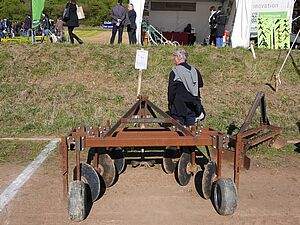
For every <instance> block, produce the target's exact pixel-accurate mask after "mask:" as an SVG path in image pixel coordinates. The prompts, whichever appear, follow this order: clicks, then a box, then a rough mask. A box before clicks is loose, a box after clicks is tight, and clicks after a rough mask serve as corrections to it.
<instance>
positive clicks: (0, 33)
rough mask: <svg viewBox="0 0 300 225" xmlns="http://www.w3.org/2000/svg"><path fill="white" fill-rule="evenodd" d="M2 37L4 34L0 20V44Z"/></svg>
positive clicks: (1, 20)
mask: <svg viewBox="0 0 300 225" xmlns="http://www.w3.org/2000/svg"><path fill="white" fill-rule="evenodd" d="M3 37H4V34H3V19H1V18H0V42H1V39H2V38H3Z"/></svg>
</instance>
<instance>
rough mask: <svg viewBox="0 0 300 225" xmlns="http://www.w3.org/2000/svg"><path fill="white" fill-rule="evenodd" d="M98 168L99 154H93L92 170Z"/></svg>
mask: <svg viewBox="0 0 300 225" xmlns="http://www.w3.org/2000/svg"><path fill="white" fill-rule="evenodd" d="M98 166H99V152H95V154H94V168H95V169H98Z"/></svg>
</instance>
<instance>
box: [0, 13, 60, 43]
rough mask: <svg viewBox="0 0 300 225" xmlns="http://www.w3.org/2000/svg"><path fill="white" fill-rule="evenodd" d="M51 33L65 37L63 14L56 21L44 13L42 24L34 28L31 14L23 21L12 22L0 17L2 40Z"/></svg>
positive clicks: (28, 37) (0, 36)
mask: <svg viewBox="0 0 300 225" xmlns="http://www.w3.org/2000/svg"><path fill="white" fill-rule="evenodd" d="M50 33H53V34H56V35H58V36H59V37H61V38H62V39H63V38H64V32H63V22H62V18H61V16H58V17H57V21H56V23H55V22H54V20H51V19H50V18H49V16H48V15H47V14H46V13H43V14H42V19H41V20H40V24H39V26H38V27H36V28H35V29H32V19H31V15H27V16H26V18H25V19H24V20H23V21H22V22H17V21H15V22H10V20H9V19H8V18H4V19H0V41H1V39H4V38H14V37H27V39H28V40H30V39H31V38H33V39H34V38H35V36H48V35H49V34H50Z"/></svg>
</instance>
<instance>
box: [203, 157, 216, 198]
mask: <svg viewBox="0 0 300 225" xmlns="http://www.w3.org/2000/svg"><path fill="white" fill-rule="evenodd" d="M204 168H205V169H204V172H203V177H202V193H203V197H204V198H205V199H209V198H210V197H211V191H212V186H213V182H214V180H215V179H216V176H217V172H216V170H217V166H216V163H215V162H214V161H209V162H208V163H207V164H206V165H205V167H204Z"/></svg>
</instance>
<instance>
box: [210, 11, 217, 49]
mask: <svg viewBox="0 0 300 225" xmlns="http://www.w3.org/2000/svg"><path fill="white" fill-rule="evenodd" d="M209 11H210V16H209V18H208V26H209V29H210V35H209V45H212V44H214V45H215V46H216V28H217V24H216V12H217V11H216V7H215V6H211V7H210V8H209Z"/></svg>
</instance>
